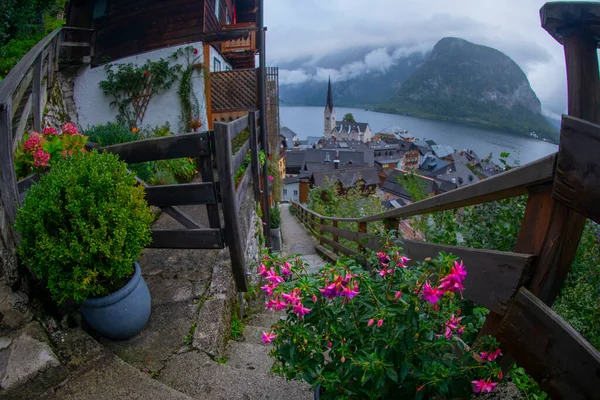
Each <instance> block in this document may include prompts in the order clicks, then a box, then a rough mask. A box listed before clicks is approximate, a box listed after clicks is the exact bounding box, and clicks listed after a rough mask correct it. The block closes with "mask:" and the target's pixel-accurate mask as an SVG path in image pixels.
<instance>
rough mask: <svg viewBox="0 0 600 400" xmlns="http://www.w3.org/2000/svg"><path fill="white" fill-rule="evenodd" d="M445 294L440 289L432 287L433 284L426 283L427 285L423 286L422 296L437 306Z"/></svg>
mask: <svg viewBox="0 0 600 400" xmlns="http://www.w3.org/2000/svg"><path fill="white" fill-rule="evenodd" d="M443 294H444V292H443V291H441V290H439V289H438V288H433V287H431V282H429V281H427V282H425V285H423V293H422V294H421V296H422V297H423V298H424V299H425V300H427V301H428V302H430V303H431V304H435V303H437V302H438V300H439V299H440V298H441V297H442V295H443Z"/></svg>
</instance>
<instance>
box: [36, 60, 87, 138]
mask: <svg viewBox="0 0 600 400" xmlns="http://www.w3.org/2000/svg"><path fill="white" fill-rule="evenodd" d="M75 75H76V73H75V71H71V70H63V71H61V72H59V73H56V74H55V80H54V83H53V85H52V88H51V89H50V93H49V94H48V101H47V102H46V109H45V110H44V126H52V127H56V128H58V127H61V126H63V125H64V124H65V123H66V122H71V123H73V124H75V126H77V128H78V129H81V126H80V125H79V116H78V115H77V107H76V106H75V99H74V84H75Z"/></svg>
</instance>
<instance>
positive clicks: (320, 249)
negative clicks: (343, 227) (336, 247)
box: [315, 244, 340, 263]
mask: <svg viewBox="0 0 600 400" xmlns="http://www.w3.org/2000/svg"><path fill="white" fill-rule="evenodd" d="M315 250H316V251H317V254H319V255H320V256H321V257H322V258H326V259H327V260H329V262H331V263H336V262H337V260H338V259H339V258H340V257H339V256H338V255H337V254H335V253H334V252H333V251H331V250H329V249H328V248H326V247H324V246H321V245H320V244H317V245H315Z"/></svg>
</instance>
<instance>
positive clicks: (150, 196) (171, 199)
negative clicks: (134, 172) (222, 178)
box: [146, 182, 217, 207]
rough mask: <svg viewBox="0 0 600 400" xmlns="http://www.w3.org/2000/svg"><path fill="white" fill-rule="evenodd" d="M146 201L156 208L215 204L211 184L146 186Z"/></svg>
mask: <svg viewBox="0 0 600 400" xmlns="http://www.w3.org/2000/svg"><path fill="white" fill-rule="evenodd" d="M146 200H147V201H148V204H150V205H152V206H156V207H167V206H180V205H189V204H216V203H217V199H216V198H215V193H214V188H213V183H212V182H201V183H179V184H176V185H160V186H147V187H146Z"/></svg>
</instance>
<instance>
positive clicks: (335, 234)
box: [333, 219, 339, 242]
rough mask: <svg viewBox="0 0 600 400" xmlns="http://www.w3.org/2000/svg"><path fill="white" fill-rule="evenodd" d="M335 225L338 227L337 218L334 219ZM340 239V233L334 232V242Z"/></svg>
mask: <svg viewBox="0 0 600 400" xmlns="http://www.w3.org/2000/svg"><path fill="white" fill-rule="evenodd" d="M333 227H334V228H337V227H338V220H337V219H334V220H333ZM338 240H339V238H338V235H337V233H334V234H333V241H334V242H337V241H338Z"/></svg>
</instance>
